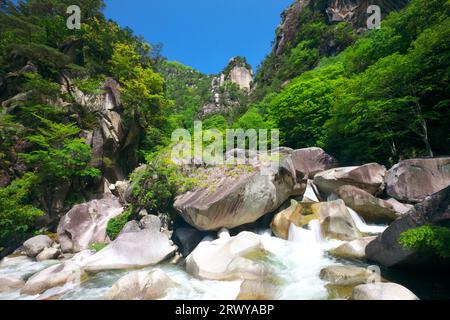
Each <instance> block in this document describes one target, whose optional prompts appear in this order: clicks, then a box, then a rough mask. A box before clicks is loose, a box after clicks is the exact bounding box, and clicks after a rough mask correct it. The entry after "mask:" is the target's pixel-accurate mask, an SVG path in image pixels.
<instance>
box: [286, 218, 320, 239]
mask: <svg viewBox="0 0 450 320" xmlns="http://www.w3.org/2000/svg"><path fill="white" fill-rule="evenodd" d="M308 228H309V230H308V229H304V228H299V227H297V226H296V225H295V224H293V223H291V225H290V226H289V238H288V241H290V242H294V243H300V244H304V245H312V244H314V245H315V244H320V243H321V242H322V240H323V239H322V231H321V230H320V222H319V220H312V221H311V222H310V223H309V224H308Z"/></svg>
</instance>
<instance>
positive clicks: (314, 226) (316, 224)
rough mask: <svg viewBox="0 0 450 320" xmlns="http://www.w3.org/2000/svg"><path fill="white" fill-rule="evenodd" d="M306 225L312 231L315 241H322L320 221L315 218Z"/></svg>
mask: <svg viewBox="0 0 450 320" xmlns="http://www.w3.org/2000/svg"><path fill="white" fill-rule="evenodd" d="M308 227H309V229H310V230H311V231H312V232H313V233H314V236H315V237H316V242H318V243H322V242H323V236H322V229H320V221H319V220H317V219H314V220H311V221H310V222H309V224H308Z"/></svg>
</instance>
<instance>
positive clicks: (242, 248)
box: [186, 232, 267, 280]
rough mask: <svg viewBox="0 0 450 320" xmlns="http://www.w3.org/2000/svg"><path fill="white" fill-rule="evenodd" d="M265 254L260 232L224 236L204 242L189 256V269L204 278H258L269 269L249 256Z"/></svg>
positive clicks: (192, 273) (194, 274)
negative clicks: (257, 233)
mask: <svg viewBox="0 0 450 320" xmlns="http://www.w3.org/2000/svg"><path fill="white" fill-rule="evenodd" d="M263 253H264V246H263V244H262V242H261V239H260V238H259V236H258V235H256V234H253V233H251V232H242V233H240V234H239V235H237V236H235V237H231V238H228V237H222V238H220V239H218V240H215V241H212V242H207V241H205V242H201V243H200V244H199V245H198V246H197V248H195V250H194V251H193V252H192V253H191V254H190V255H189V256H188V257H187V259H186V270H187V272H188V273H190V274H191V275H193V276H195V277H197V278H200V279H209V280H236V279H249V280H255V279H259V278H261V277H262V276H264V275H265V274H266V272H267V270H266V269H265V268H264V267H263V266H262V265H261V264H259V263H257V262H255V261H253V260H250V259H248V258H246V257H247V256H250V255H252V256H257V255H261V254H263Z"/></svg>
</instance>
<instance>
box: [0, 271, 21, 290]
mask: <svg viewBox="0 0 450 320" xmlns="http://www.w3.org/2000/svg"><path fill="white" fill-rule="evenodd" d="M24 285H25V282H24V281H23V280H22V278H18V277H15V276H11V275H0V293H2V292H8V291H14V290H18V289H20V288H22V287H23V286H24Z"/></svg>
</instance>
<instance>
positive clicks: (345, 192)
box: [337, 186, 400, 224]
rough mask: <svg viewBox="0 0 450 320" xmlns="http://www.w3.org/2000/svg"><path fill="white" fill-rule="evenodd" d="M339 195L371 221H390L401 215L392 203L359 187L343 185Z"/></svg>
mask: <svg viewBox="0 0 450 320" xmlns="http://www.w3.org/2000/svg"><path fill="white" fill-rule="evenodd" d="M337 195H338V196H339V198H341V199H342V200H344V202H345V204H346V205H347V206H348V207H350V208H352V209H353V210H355V211H356V212H357V213H358V214H359V215H360V216H361V217H362V218H363V219H364V220H365V221H367V222H369V223H378V224H381V223H390V222H392V221H394V220H395V219H397V218H398V217H399V216H400V214H399V213H397V212H396V211H395V208H394V206H393V205H392V204H390V203H389V202H387V201H384V200H382V199H379V198H376V197H374V196H373V195H371V194H370V193H368V192H366V191H364V190H361V189H359V188H357V187H354V186H342V187H340V188H339V189H338V190H337Z"/></svg>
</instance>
